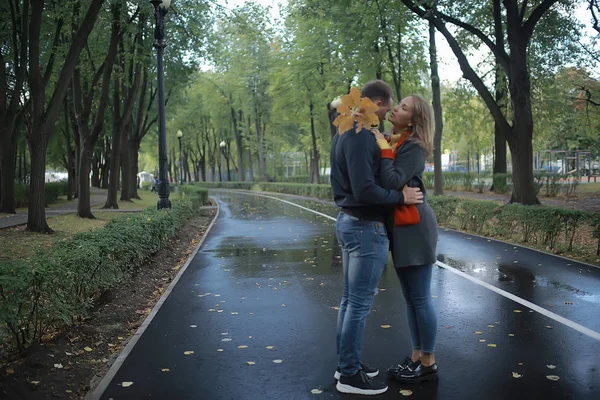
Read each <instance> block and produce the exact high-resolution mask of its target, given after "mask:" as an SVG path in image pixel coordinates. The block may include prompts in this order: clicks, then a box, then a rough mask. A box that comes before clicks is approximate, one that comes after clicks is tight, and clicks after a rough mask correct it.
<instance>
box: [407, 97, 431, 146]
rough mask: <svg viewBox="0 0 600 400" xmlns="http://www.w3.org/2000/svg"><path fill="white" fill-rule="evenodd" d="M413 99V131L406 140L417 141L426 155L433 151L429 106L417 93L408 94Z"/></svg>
mask: <svg viewBox="0 0 600 400" xmlns="http://www.w3.org/2000/svg"><path fill="white" fill-rule="evenodd" d="M410 97H411V98H412V99H413V110H412V123H413V133H412V134H411V135H410V136H409V137H408V140H412V141H413V142H416V143H418V144H419V145H420V146H421V147H423V148H424V149H425V154H426V155H427V156H429V155H431V153H432V152H433V130H432V127H431V106H430V105H429V103H428V102H427V101H426V100H425V99H424V98H423V97H421V96H419V95H418V94H413V95H411V96H410Z"/></svg>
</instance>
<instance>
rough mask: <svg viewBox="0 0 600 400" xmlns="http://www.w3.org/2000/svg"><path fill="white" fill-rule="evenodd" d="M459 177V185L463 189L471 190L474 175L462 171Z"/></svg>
mask: <svg viewBox="0 0 600 400" xmlns="http://www.w3.org/2000/svg"><path fill="white" fill-rule="evenodd" d="M460 178H461V186H462V189H463V190H466V191H469V192H470V191H471V190H473V180H474V179H475V177H474V176H473V174H472V173H470V172H468V173H464V174H462V176H461V177H460Z"/></svg>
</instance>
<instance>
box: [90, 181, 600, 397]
mask: <svg viewBox="0 0 600 400" xmlns="http://www.w3.org/2000/svg"><path fill="white" fill-rule="evenodd" d="M213 194H218V200H219V203H220V206H221V213H220V216H219V218H218V220H217V222H216V223H215V226H214V227H213V229H212V230H211V232H210V233H209V235H208V237H207V240H206V242H205V243H204V245H203V247H202V249H201V250H200V251H199V252H198V254H197V255H196V257H195V259H194V260H193V262H192V263H191V264H190V266H189V267H188V269H187V270H186V271H185V273H184V275H183V276H182V279H181V280H180V281H179V283H178V284H177V286H175V289H174V290H173V292H172V293H171V295H170V296H169V297H168V298H167V300H166V302H165V303H164V305H163V306H162V308H161V309H160V310H159V312H158V314H157V315H156V317H155V318H154V319H153V321H152V323H151V324H150V326H149V327H148V329H147V330H146V332H145V333H144V334H143V335H142V337H141V338H140V340H139V341H138V343H137V345H136V346H135V347H134V348H133V350H132V352H131V353H130V354H129V356H128V357H127V359H126V360H125V362H124V364H123V365H122V367H121V368H120V370H119V371H118V372H117V374H116V376H115V377H114V379H113V380H112V382H111V383H110V385H109V386H108V388H107V389H106V391H105V392H104V395H103V396H102V398H103V399H110V398H112V399H146V398H155V399H252V400H253V399H280V398H285V399H312V398H314V399H319V398H328V399H353V398H364V397H356V396H351V395H341V394H339V393H337V392H336V390H335V381H334V379H333V372H334V370H335V367H336V362H337V357H336V354H335V322H336V317H337V311H336V308H337V306H338V304H339V299H340V296H341V291H342V285H343V282H342V279H341V260H340V253H339V249H338V247H337V245H336V241H335V235H334V226H333V224H334V223H333V221H331V220H329V219H327V218H325V217H323V216H319V215H316V214H314V213H311V212H309V211H306V210H302V209H299V208H297V207H295V206H293V205H289V204H285V203H282V202H280V201H277V200H273V199H268V198H264V197H257V196H250V195H246V194H232V193H231V192H214V193H213ZM282 198H284V197H282ZM287 199H288V200H289V198H287ZM292 201H293V202H294V203H297V204H300V205H302V206H305V207H309V208H311V209H313V210H316V211H318V212H321V213H323V214H325V215H329V216H335V215H336V214H337V210H336V209H335V208H334V207H332V206H330V205H327V204H323V203H318V202H312V201H301V200H292ZM439 254H440V259H441V260H442V261H444V263H446V264H450V265H451V266H453V267H455V268H457V269H459V270H461V271H463V272H465V273H467V274H469V275H471V276H474V277H476V278H477V279H479V280H481V281H483V282H487V283H489V284H491V285H493V286H495V287H498V288H501V289H502V290H504V291H506V292H509V293H512V294H514V295H516V296H519V297H521V298H523V299H525V300H528V301H531V302H532V303H535V304H536V305H538V306H540V307H543V308H544V309H547V310H549V311H551V312H553V313H556V314H558V315H560V316H563V317H565V318H568V319H569V320H571V321H573V322H576V323H578V324H581V325H583V326H585V327H586V328H589V329H592V330H594V331H596V332H598V331H600V314H599V313H598V302H599V297H600V269H597V268H594V267H591V266H586V265H583V264H578V263H575V262H573V261H566V260H564V259H560V258H557V257H552V256H550V255H545V254H541V253H538V252H533V251H530V250H526V249H523V248H520V247H517V248H516V249H515V248H514V246H512V245H507V244H503V243H499V242H494V241H490V242H488V240H487V239H484V238H478V237H474V236H469V235H464V234H460V233H456V232H451V231H448V232H446V231H444V230H441V231H440V243H439ZM498 257H500V258H498ZM515 261H516V262H515ZM567 264H571V265H567ZM379 286H380V288H381V291H380V293H379V295H377V296H376V298H375V304H374V310H373V312H372V313H371V315H370V316H369V318H368V320H367V329H366V332H365V339H364V344H363V352H362V357H363V361H365V362H367V363H368V364H370V365H372V366H376V367H378V368H379V369H380V370H381V373H382V378H384V377H385V369H386V368H387V367H388V366H390V365H392V364H394V363H397V362H399V361H400V360H401V359H403V358H404V357H405V356H406V355H407V354H408V352H409V350H410V338H409V333H408V329H407V326H406V315H405V303H404V300H403V299H402V294H401V291H400V285H399V283H398V280H397V277H396V275H395V273H394V271H393V270H392V268H391V267H388V268H387V269H386V271H385V272H384V275H383V277H382V280H381V282H380V285H379ZM432 295H433V300H434V305H435V307H436V310H437V312H438V323H439V331H438V344H437V349H436V355H437V361H438V365H439V366H440V371H441V372H440V380H439V383H437V384H431V383H429V384H422V385H400V384H398V383H395V382H389V386H390V388H389V390H388V392H387V393H385V394H383V395H380V396H374V398H381V399H388V398H399V397H402V395H400V394H399V391H400V390H401V389H410V390H412V391H413V394H412V396H410V398H414V399H507V398H511V399H599V398H600V384H599V382H600V369H599V368H600V341H598V340H596V339H594V338H592V337H589V336H586V335H584V334H582V333H580V332H578V331H576V330H574V329H573V328H571V327H569V326H565V325H563V324H561V323H559V322H557V321H555V320H553V319H551V318H549V317H547V316H544V315H542V314H540V313H538V312H534V311H532V310H530V309H528V308H527V307H524V306H522V305H521V304H518V303H516V302H514V301H512V300H509V299H508V298H506V297H504V296H501V295H499V294H497V293H495V292H493V291H490V290H489V289H488V288H485V287H483V286H481V285H478V284H476V283H473V282H471V281H469V280H467V279H465V278H464V277H461V276H458V275H456V274H455V273H452V272H451V271H449V270H448V269H446V268H440V267H436V268H434V273H433V283H432ZM571 303H572V304H571ZM515 310H517V312H515ZM382 325H391V328H389V329H383V328H382V327H381V326H382ZM490 345H495V346H490ZM190 352H193V353H190ZM548 366H550V368H549V367H548ZM552 367H554V368H552ZM167 369H168V370H167ZM163 370H164V371H163ZM513 372H514V373H517V374H518V375H517V376H519V375H520V376H521V377H520V378H515V377H513ZM549 375H554V376H558V377H559V379H558V380H557V381H552V380H549V379H548V378H547V376H549ZM123 382H133V383H132V384H131V385H130V386H128V387H124V385H122V383H123ZM313 389H318V390H321V391H322V393H320V394H312V393H311V390H313Z"/></svg>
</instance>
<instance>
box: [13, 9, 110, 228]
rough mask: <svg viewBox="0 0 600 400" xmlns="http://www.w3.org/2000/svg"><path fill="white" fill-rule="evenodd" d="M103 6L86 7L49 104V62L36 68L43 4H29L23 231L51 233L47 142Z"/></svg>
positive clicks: (38, 56)
mask: <svg viewBox="0 0 600 400" xmlns="http://www.w3.org/2000/svg"><path fill="white" fill-rule="evenodd" d="M25 1H27V0H25ZM103 2H104V0H91V3H90V6H89V8H88V10H87V12H86V14H85V16H84V18H83V20H82V22H81V24H80V26H79V28H78V29H77V32H76V33H75V35H74V37H73V41H72V42H71V45H70V47H69V50H68V52H67V55H66V57H65V61H64V63H63V65H62V69H61V70H60V73H59V75H58V79H57V80H56V82H55V83H54V85H53V89H52V90H50V93H52V95H51V96H50V100H49V101H46V92H47V91H48V89H50V88H49V84H50V82H49V81H50V73H49V71H51V69H52V64H53V62H50V63H49V64H48V65H49V67H47V69H46V73H44V75H42V69H41V65H40V61H41V58H40V56H41V53H40V34H41V27H42V16H43V12H44V5H45V4H44V3H45V1H44V0H31V16H30V24H29V32H28V40H29V46H28V49H29V51H28V59H29V63H28V67H29V68H28V76H29V80H28V83H29V91H30V93H31V101H30V106H29V120H28V129H27V139H28V141H29V152H30V154H31V182H30V184H29V209H28V217H27V229H28V230H30V231H34V232H41V233H51V232H52V230H51V229H50V227H49V226H48V223H47V222H46V210H45V208H44V207H45V206H46V202H45V193H44V180H45V171H46V149H47V146H48V139H49V136H50V133H51V132H52V129H53V127H54V123H55V122H56V119H57V117H58V114H59V111H60V106H61V104H62V101H63V98H64V96H65V94H66V92H67V89H68V87H69V83H70V81H71V77H72V74H73V71H74V69H75V66H76V64H77V59H78V58H79V53H80V51H81V49H82V48H83V46H84V45H85V42H86V40H87V37H88V35H89V34H90V32H91V31H92V28H93V27H94V23H95V21H96V18H97V17H98V14H99V12H100V8H101V7H102V4H103ZM59 25H61V24H59ZM59 25H57V31H59V29H58V26H59ZM50 59H51V60H52V61H53V57H50Z"/></svg>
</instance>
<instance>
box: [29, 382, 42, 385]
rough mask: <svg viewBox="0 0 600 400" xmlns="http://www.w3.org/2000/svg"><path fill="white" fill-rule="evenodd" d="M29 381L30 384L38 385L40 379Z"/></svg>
mask: <svg viewBox="0 0 600 400" xmlns="http://www.w3.org/2000/svg"><path fill="white" fill-rule="evenodd" d="M29 383H31V384H32V385H39V384H40V381H29Z"/></svg>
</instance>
